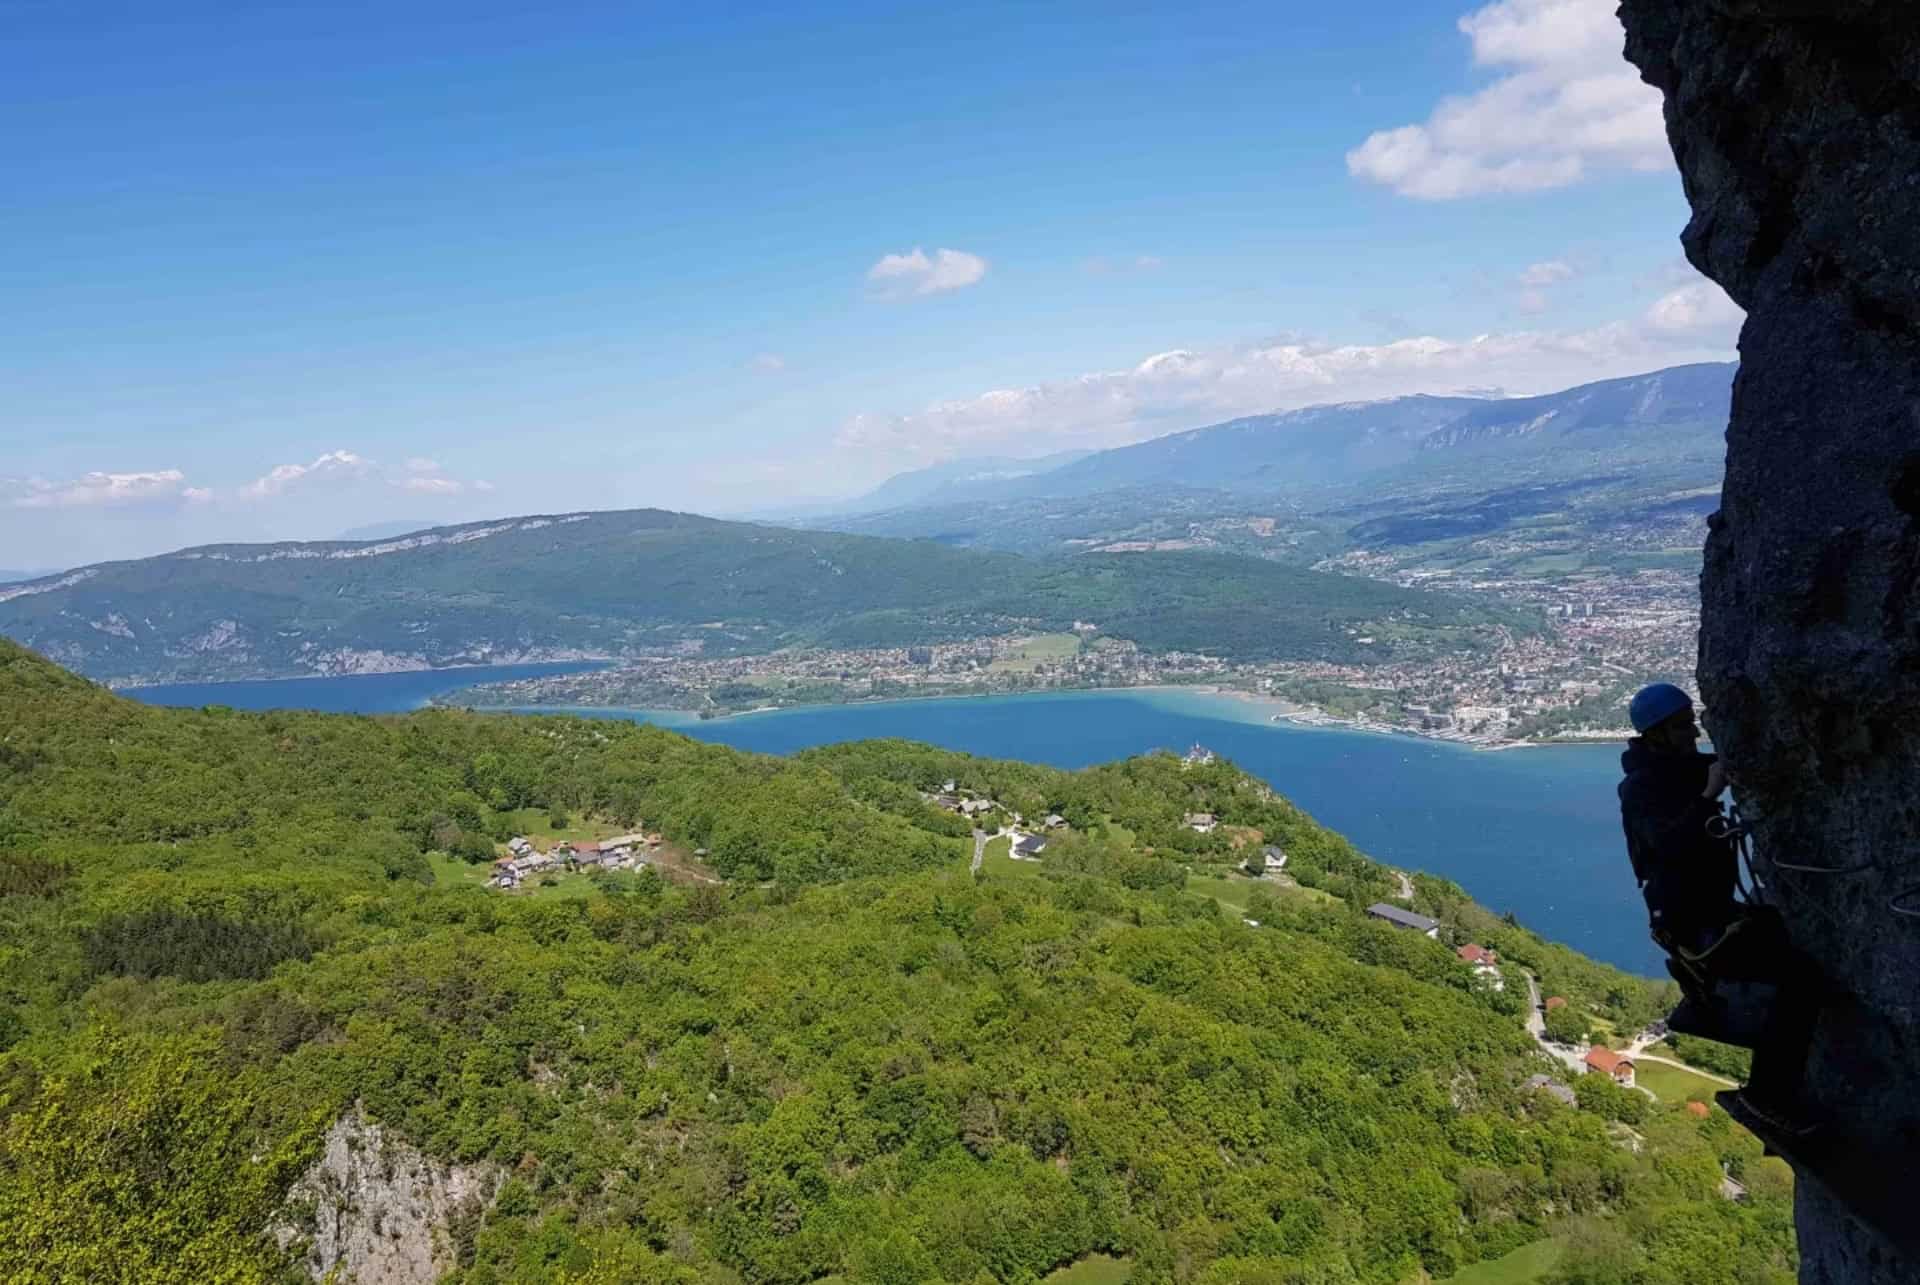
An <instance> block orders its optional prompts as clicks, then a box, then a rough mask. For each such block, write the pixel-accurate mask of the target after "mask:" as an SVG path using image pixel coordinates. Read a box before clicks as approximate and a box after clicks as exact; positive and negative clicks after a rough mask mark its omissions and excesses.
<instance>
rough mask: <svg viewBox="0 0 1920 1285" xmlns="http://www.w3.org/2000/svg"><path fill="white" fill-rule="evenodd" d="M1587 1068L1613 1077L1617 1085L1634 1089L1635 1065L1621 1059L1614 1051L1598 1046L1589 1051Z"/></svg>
mask: <svg viewBox="0 0 1920 1285" xmlns="http://www.w3.org/2000/svg"><path fill="white" fill-rule="evenodd" d="M1587 1066H1588V1068H1589V1069H1591V1070H1595V1071H1600V1072H1603V1073H1604V1074H1607V1075H1611V1076H1612V1077H1613V1079H1614V1082H1615V1083H1616V1084H1623V1085H1625V1086H1626V1087H1627V1088H1632V1087H1633V1063H1632V1062H1631V1061H1629V1060H1628V1059H1626V1058H1624V1057H1621V1056H1620V1055H1619V1054H1618V1053H1615V1052H1614V1051H1613V1050H1612V1049H1606V1048H1601V1047H1600V1046H1599V1045H1598V1044H1596V1045H1594V1046H1593V1047H1592V1048H1590V1049H1588V1050H1587Z"/></svg>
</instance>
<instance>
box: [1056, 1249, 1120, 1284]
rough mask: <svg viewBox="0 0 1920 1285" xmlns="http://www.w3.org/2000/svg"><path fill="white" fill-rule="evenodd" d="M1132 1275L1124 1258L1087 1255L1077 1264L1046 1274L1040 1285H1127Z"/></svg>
mask: <svg viewBox="0 0 1920 1285" xmlns="http://www.w3.org/2000/svg"><path fill="white" fill-rule="evenodd" d="M1132 1275H1133V1264H1132V1263H1131V1262H1129V1261H1128V1260H1126V1259H1124V1258H1109V1257H1108V1256H1107V1255H1105V1254H1088V1255H1087V1256H1086V1257H1085V1258H1083V1259H1081V1260H1080V1261H1079V1262H1077V1263H1070V1264H1068V1265H1067V1266H1065V1267H1062V1268H1061V1269H1060V1270H1059V1271H1057V1272H1050V1273H1048V1274H1047V1276H1046V1277H1045V1278H1044V1279H1043V1280H1042V1281H1041V1285H1127V1278H1128V1277H1130V1276H1132Z"/></svg>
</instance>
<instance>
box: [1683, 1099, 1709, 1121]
mask: <svg viewBox="0 0 1920 1285" xmlns="http://www.w3.org/2000/svg"><path fill="white" fill-rule="evenodd" d="M1687 1114H1688V1115H1692V1116H1697V1117H1699V1118H1700V1119H1702V1120H1704V1119H1706V1118H1707V1115H1708V1111H1707V1104H1706V1103H1704V1102H1689V1103H1687Z"/></svg>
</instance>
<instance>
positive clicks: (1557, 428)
mask: <svg viewBox="0 0 1920 1285" xmlns="http://www.w3.org/2000/svg"><path fill="white" fill-rule="evenodd" d="M1736 369H1737V367H1736V364H1735V363H1732V362H1709V363H1703V364H1698V365H1690V366H1674V367H1670V368H1668V369H1665V370H1658V371H1653V372H1650V373H1648V374H1645V375H1633V376H1628V377H1625V378H1621V379H1609V380H1602V381H1600V382H1598V383H1592V384H1582V385H1579V386H1577V387H1574V388H1568V389H1563V390H1562V391H1560V392H1556V393H1547V394H1543V395H1540V396H1537V397H1515V398H1484V397H1460V396H1451V397H1442V396H1431V395H1427V394H1415V395H1413V396H1409V397H1396V398H1390V399H1387V400H1384V401H1373V402H1345V403H1337V404H1331V405H1325V406H1309V407H1305V408H1303V409H1300V410H1292V411H1282V412H1279V413H1277V414H1271V415H1248V416H1243V417H1241V418H1239V419H1233V420H1228V421H1226V422H1225V423H1220V424H1211V425H1208V426H1206V427H1203V428H1195V429H1189V430H1187V431H1185V432H1180V433H1173V434H1169V435H1168V436H1165V437H1156V438H1152V439H1150V440H1148V441H1145V442H1138V443H1135V444H1134V445H1131V446H1121V447H1115V448H1113V449H1111V450H1105V451H1098V452H1095V453H1092V454H1089V455H1086V456H1085V457H1084V458H1081V459H1077V460H1072V461H1069V462H1066V463H1064V464H1061V465H1059V466H1057V467H1054V468H1050V469H1047V470H1045V471H1044V472H1040V473H1037V474H1035V475H1033V476H1030V477H1025V478H1010V479H1006V480H1004V481H1003V482H1002V483H1001V484H1000V485H998V486H997V487H996V488H995V490H994V498H995V499H998V500H1006V499H1013V498H1019V497H1022V496H1026V497H1034V498H1042V497H1067V496H1084V495H1095V494H1099V493H1101V492H1106V491H1116V490H1120V489H1123V488H1127V487H1136V486H1145V485H1154V486H1180V487H1191V488H1201V489H1215V490H1223V491H1239V492H1260V491H1281V490H1289V489H1299V488H1304V487H1312V486H1319V485H1328V484H1341V483H1350V482H1354V481H1357V480H1359V479H1362V478H1365V477H1369V476H1373V475H1383V474H1389V473H1392V472H1393V471H1395V470H1404V469H1408V468H1421V467H1427V466H1430V465H1432V464H1434V463H1436V462H1439V461H1441V460H1442V459H1443V457H1444V456H1445V455H1446V454H1447V453H1448V452H1459V453H1466V452H1471V451H1491V452H1493V453H1494V455H1495V459H1496V463H1497V457H1498V455H1499V454H1500V453H1501V452H1503V451H1508V452H1516V453H1531V452H1537V451H1538V450H1539V449H1540V447H1541V445H1542V444H1550V443H1553V442H1559V441H1564V440H1568V439H1574V440H1575V441H1576V442H1577V443H1578V444H1579V445H1581V446H1583V447H1586V448H1588V449H1593V448H1597V447H1605V446H1607V445H1610V444H1612V443H1609V441H1608V439H1607V438H1606V437H1605V436H1604V433H1605V430H1615V431H1616V435H1617V438H1618V439H1619V440H1620V442H1622V443H1624V441H1625V440H1626V439H1637V440H1641V441H1645V443H1646V444H1647V445H1648V446H1649V447H1650V448H1656V449H1666V448H1668V447H1670V446H1671V445H1672V444H1673V443H1672V442H1671V441H1670V440H1649V439H1651V438H1655V437H1657V438H1659V439H1670V438H1671V436H1672V435H1673V434H1674V433H1676V432H1678V433H1680V434H1681V436H1682V437H1683V438H1688V437H1689V435H1690V436H1691V437H1698V438H1700V439H1702V440H1703V441H1705V440H1709V439H1716V438H1717V435H1718V434H1720V433H1722V432H1723V431H1724V429H1725V427H1726V421H1727V412H1728V408H1729V404H1730V399H1731V392H1732V384H1733V374H1734V371H1735V370H1736ZM966 464H967V461H956V462H955V463H954V464H952V465H947V466H942V467H943V468H955V469H959V468H963V467H965V466H966ZM930 471H931V470H922V471H921V472H920V473H914V474H902V475H901V476H900V477H899V478H896V479H894V480H893V481H894V482H904V481H905V480H906V479H909V478H914V477H919V476H923V475H924V474H925V473H927V472H930ZM892 485H893V482H889V483H887V484H886V485H883V486H882V487H881V488H880V489H879V491H876V492H874V494H875V495H878V494H881V493H883V492H886V491H887V490H888V487H890V486H892ZM903 490H904V488H903ZM946 502H948V500H947V498H946V497H942V496H937V495H935V496H930V497H928V498H924V499H921V500H917V501H914V502H913V503H915V504H916V505H923V506H931V505H934V504H941V503H946ZM897 507H905V506H904V505H903V506H897Z"/></svg>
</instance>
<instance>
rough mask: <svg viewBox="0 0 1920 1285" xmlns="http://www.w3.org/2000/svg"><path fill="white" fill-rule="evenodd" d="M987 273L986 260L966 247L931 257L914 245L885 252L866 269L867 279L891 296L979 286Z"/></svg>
mask: <svg viewBox="0 0 1920 1285" xmlns="http://www.w3.org/2000/svg"><path fill="white" fill-rule="evenodd" d="M986 275H987V261H986V260H985V259H983V258H981V257H980V256H979V255H977V254H968V253H967V252H966V251H965V250H945V249H941V250H935V251H934V252H933V254H932V255H931V256H929V255H928V254H927V252H926V251H925V250H923V249H921V248H920V247H919V246H915V247H914V248H913V249H912V250H910V251H908V252H907V253H905V254H888V255H882V256H881V258H880V261H879V262H878V263H876V264H874V265H873V266H872V267H871V268H868V269H867V280H868V282H869V283H871V284H872V285H874V286H876V287H878V288H879V289H880V291H881V293H883V294H888V295H930V294H940V293H942V292H944V291H948V290H962V289H965V288H966V287H967V286H971V285H977V284H979V282H980V281H981V280H982V279H983V278H984V277H985V276H986Z"/></svg>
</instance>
